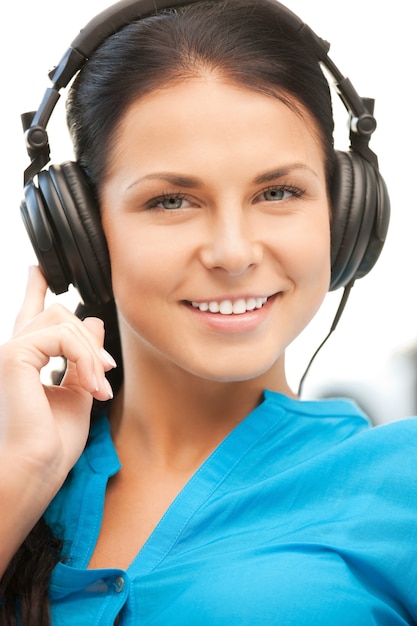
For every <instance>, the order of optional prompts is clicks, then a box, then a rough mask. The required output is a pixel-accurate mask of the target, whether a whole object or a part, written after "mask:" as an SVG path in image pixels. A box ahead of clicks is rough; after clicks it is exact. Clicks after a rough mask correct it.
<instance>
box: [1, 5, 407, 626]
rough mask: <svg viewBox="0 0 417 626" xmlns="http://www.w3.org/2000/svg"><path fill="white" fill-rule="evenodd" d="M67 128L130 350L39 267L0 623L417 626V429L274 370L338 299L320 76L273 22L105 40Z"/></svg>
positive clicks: (83, 78)
mask: <svg viewBox="0 0 417 626" xmlns="http://www.w3.org/2000/svg"><path fill="white" fill-rule="evenodd" d="M68 121H69V127H70V129H71V133H72V138H73V142H74V146H75V152H76V157H77V161H78V163H79V164H80V165H81V167H82V168H83V171H84V172H85V174H86V176H87V178H88V180H89V184H90V185H91V187H92V189H93V190H94V195H95V198H96V200H97V203H98V204H99V206H100V219H101V223H102V227H103V232H104V235H105V238H106V241H107V245H108V251H109V257H110V263H111V269H112V291H113V294H114V303H115V309H114V308H113V303H112V302H110V304H108V305H106V307H104V308H103V311H102V312H101V313H102V314H103V315H106V316H107V317H109V318H110V317H111V316H112V315H113V319H112V320H110V319H106V324H105V325H106V332H107V334H109V335H110V336H112V337H113V338H114V336H115V335H116V336H117V343H118V341H119V335H120V345H118V346H113V347H111V348H110V346H109V343H108V342H107V343H106V349H104V347H103V345H104V337H105V330H104V327H103V323H102V321H101V320H100V319H98V317H95V316H94V317H91V315H88V316H87V317H86V318H85V319H84V321H80V319H78V318H76V317H75V316H73V315H72V314H71V313H70V312H68V311H66V310H64V309H63V308H62V307H61V306H57V305H55V306H52V307H51V308H49V309H48V310H45V311H44V310H43V302H44V296H45V291H46V282H45V280H44V278H43V276H42V274H41V273H40V271H39V270H38V269H37V268H34V269H33V270H32V271H31V275H30V279H29V284H28V288H27V293H26V297H25V301H24V304H23V307H22V310H21V312H20V314H19V316H18V319H17V322H16V333H15V335H14V337H13V339H12V340H11V341H10V342H9V343H8V344H6V345H5V346H2V348H1V353H0V357H1V359H0V366H1V381H2V393H1V418H2V442H3V451H2V464H1V471H2V473H3V477H2V481H1V484H2V497H3V502H7V509H6V510H7V511H8V512H9V513H10V514H9V515H8V516H7V519H5V520H4V519H3V520H2V527H1V533H2V534H1V537H2V543H1V545H2V554H1V565H2V572H3V573H4V576H3V583H2V594H1V595H2V597H3V598H4V600H3V605H2V611H3V614H2V623H5V624H15V623H19V624H29V623H30V624H33V623H36V624H44V623H49V619H50V621H51V623H52V624H87V623H88V624H114V623H116V622H117V623H120V624H138V623H143V624H176V623H178V624H180V623H181V624H217V623H225V624H228V625H229V626H230V625H231V624H274V623H277V624H278V623H279V624H295V623H296V624H312V623H319V624H323V625H326V624H334V623H338V624H351V623H360V624H365V623H366V624H407V623H408V624H412V623H416V621H417V607H416V600H415V592H414V590H415V583H416V582H417V581H416V578H417V568H416V566H415V560H416V559H415V558H414V557H415V555H414V552H415V548H414V549H413V546H414V545H415V540H416V535H417V523H416V515H415V512H416V511H415V495H416V491H417V481H416V472H415V465H416V464H415V460H414V458H415V454H414V450H413V447H412V438H413V436H414V435H415V430H416V423H415V422H414V421H412V420H410V421H409V422H404V423H403V424H400V425H392V426H389V427H385V428H381V429H375V430H369V428H368V425H367V421H366V419H365V418H364V417H363V416H362V415H361V414H360V413H358V411H357V409H356V408H355V407H353V406H352V405H351V404H349V403H347V402H343V401H328V402H301V401H299V400H298V399H297V398H296V395H295V394H294V392H293V391H292V390H291V389H290V387H289V385H288V383H287V379H286V375H285V362H284V359H285V350H286V348H287V346H288V345H289V344H290V343H291V342H292V341H293V340H294V338H295V337H297V335H298V334H299V333H300V332H301V331H302V330H303V328H304V327H305V326H306V325H307V324H308V323H309V321H310V320H311V319H312V317H313V316H314V315H315V313H316V311H317V309H318V308H319V307H320V304H321V302H322V300H323V298H324V296H325V294H326V292H327V290H328V288H329V284H330V281H331V267H330V222H331V219H332V217H331V214H332V198H333V196H332V194H331V189H332V186H333V185H334V162H335V158H336V157H335V153H334V150H333V143H332V128H333V122H332V114H331V104H330V96H329V91H328V86H327V82H326V80H325V78H324V76H323V74H322V73H321V70H320V68H319V66H318V63H317V61H316V60H315V59H314V58H312V55H311V54H309V53H308V51H306V50H305V49H304V48H303V46H301V45H300V41H299V40H298V39H297V37H295V36H294V35H292V34H291V33H289V32H286V29H284V28H283V27H282V25H281V22H280V20H279V17H278V13H277V11H276V10H275V8H274V7H273V6H272V5H271V4H269V3H258V2H256V1H252V0H249V1H248V2H246V1H245V2H237V1H235V0H228V1H226V2H223V1H222V2H219V3H217V2H215V3H213V2H201V3H200V2H197V3H195V4H193V5H190V7H186V8H183V9H178V10H176V11H167V12H161V13H160V14H159V15H157V16H154V17H150V18H145V19H143V20H140V21H135V22H133V23H131V24H129V25H128V26H127V27H125V28H124V29H122V30H121V31H119V32H118V33H116V34H115V35H114V36H112V37H109V38H108V39H106V41H105V42H104V43H103V45H101V46H100V48H99V49H98V50H97V51H96V52H95V53H94V54H93V55H92V57H91V59H89V61H88V63H87V64H86V66H85V67H84V68H83V69H82V71H81V72H80V73H79V75H78V77H77V79H76V81H75V83H74V85H73V86H72V88H71V93H70V96H69V102H68ZM109 311H110V313H109ZM115 311H116V312H117V324H116V321H115V318H114V312H115ZM118 333H119V335H118ZM120 346H121V351H120ZM109 352H110V353H111V354H110V353H109ZM61 354H63V355H64V356H65V357H66V359H67V361H68V367H67V371H66V373H65V376H64V378H63V381H62V384H61V386H59V387H56V386H54V387H43V386H42V385H41V384H40V382H39V371H40V369H41V368H42V367H43V366H44V365H46V364H47V363H48V361H49V359H50V357H52V356H56V355H61ZM121 354H123V357H122V356H121ZM112 355H113V356H112ZM114 356H115V357H116V360H117V367H115V366H116V363H115V361H114V358H113V357H114ZM122 363H123V369H122V367H121V366H122ZM107 372H109V373H110V374H112V373H113V372H118V376H116V378H114V379H112V380H113V385H112V386H111V385H110V384H109V382H108V380H107V378H106V373H107ZM121 372H123V377H122V376H121ZM92 399H94V404H95V407H94V411H93V419H92V420H91V423H90V411H91V403H92ZM400 467H401V472H400V473H399V474H398V476H396V472H397V471H398V469H399V468H400ZM39 518H41V521H40V522H38V520H39ZM32 529H33V530H32ZM25 538H26V539H25ZM19 546H21V547H20V548H19ZM49 613H50V618H49ZM16 615H17V617H16ZM16 620H17V622H16Z"/></svg>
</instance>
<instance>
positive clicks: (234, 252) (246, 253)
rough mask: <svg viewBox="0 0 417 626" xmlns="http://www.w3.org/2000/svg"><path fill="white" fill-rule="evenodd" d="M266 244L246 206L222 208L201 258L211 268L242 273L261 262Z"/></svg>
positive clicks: (213, 218)
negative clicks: (262, 241) (241, 207)
mask: <svg viewBox="0 0 417 626" xmlns="http://www.w3.org/2000/svg"><path fill="white" fill-rule="evenodd" d="M262 256H263V248H262V244H261V242H260V241H259V239H258V238H257V236H256V233H255V229H254V225H253V224H251V223H250V220H249V218H248V216H245V214H244V211H243V210H242V209H237V210H236V209H234V210H233V209H229V210H224V211H219V212H218V213H217V214H216V215H213V216H212V217H211V221H210V227H209V235H208V237H207V240H206V242H205V244H204V245H203V246H202V248H201V253H200V257H201V261H202V263H203V264H204V265H205V266H206V267H207V268H209V269H223V270H224V271H225V272H227V273H228V274H229V275H230V276H240V275H241V274H244V273H245V272H246V271H248V270H249V269H251V268H253V267H255V266H256V265H258V264H259V263H260V262H261V260H262Z"/></svg>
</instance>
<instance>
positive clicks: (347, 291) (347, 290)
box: [298, 280, 355, 396]
mask: <svg viewBox="0 0 417 626" xmlns="http://www.w3.org/2000/svg"><path fill="white" fill-rule="evenodd" d="M354 283H355V281H354V280H352V281H351V282H350V283H349V284H348V285H346V287H345V288H344V290H343V294H342V298H341V300H340V303H339V306H338V308H337V311H336V315H335V316H334V320H333V323H332V325H331V327H330V330H329V332H328V333H327V335H326V337H325V338H324V339H323V341H322V342H321V344H320V345H319V347H318V348H317V350H316V351H315V353H314V354H313V356H312V357H311V359H310V361H309V363H308V365H307V367H306V369H305V370H304V374H303V375H302V376H301V379H300V382H299V385H298V396H301V394H302V391H303V385H304V382H305V379H306V378H307V374H308V372H309V371H310V368H311V366H312V364H313V361H314V359H315V358H316V356H317V355H318V353H319V352H320V350H321V349H322V347H323V346H324V344H325V343H326V342H327V340H328V339H329V337H330V335H331V334H332V333H333V331H334V330H336V326H337V325H338V323H339V320H340V318H341V317H342V313H343V311H344V308H345V306H346V302H347V300H348V298H349V294H350V292H351V289H352V287H353V285H354Z"/></svg>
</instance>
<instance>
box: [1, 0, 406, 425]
mask: <svg viewBox="0 0 417 626" xmlns="http://www.w3.org/2000/svg"><path fill="white" fill-rule="evenodd" d="M110 4H111V2H109V1H108V0H88V2H86V1H85V0H72V2H60V1H57V0H37V2H32V0H22V1H21V2H19V3H9V2H7V0H6V3H5V4H4V6H3V9H2V13H3V22H2V23H3V31H4V34H6V32H7V34H8V37H5V36H3V37H2V38H1V40H0V47H1V49H0V52H1V55H0V58H1V64H2V67H1V70H2V76H3V82H2V98H1V105H0V106H1V114H2V119H3V131H2V136H3V150H2V152H1V172H2V175H1V176H2V188H3V190H2V199H1V207H0V289H1V296H0V297H1V308H0V343H2V342H4V341H6V340H7V338H8V337H9V336H10V334H11V332H12V328H13V321H14V317H15V315H16V312H17V311H18V309H19V306H20V302H21V299H22V295H23V291H24V287H25V282H26V276H27V268H28V266H29V265H30V264H32V263H35V262H36V259H35V258H34V254H33V253H32V250H31V247H30V244H29V240H28V238H27V235H26V232H25V230H24V227H23V224H22V222H21V218H20V212H19V204H20V200H21V196H22V180H23V170H24V169H25V167H26V166H27V165H28V157H27V155H26V151H25V147H24V141H23V133H22V130H21V124H20V114H21V113H22V112H25V111H31V110H35V109H36V108H37V107H38V106H39V103H40V101H41V99H42V96H43V93H44V91H45V89H46V87H48V86H49V80H48V77H47V73H48V71H49V70H50V69H51V68H52V67H53V66H54V65H56V64H57V63H58V62H59V60H60V58H61V57H62V55H63V54H64V52H65V51H66V49H67V48H68V46H69V44H70V42H71V41H72V40H73V39H74V37H75V36H76V35H77V34H78V32H79V30H80V28H81V27H82V26H84V25H85V24H86V23H87V22H88V21H89V20H90V19H91V18H92V17H93V16H94V15H95V14H96V13H98V12H99V11H101V10H103V9H105V8H106V7H107V6H109V5H110ZM286 4H287V6H288V7H289V8H290V9H291V10H293V11H294V12H295V13H296V14H298V15H299V16H300V17H301V18H302V19H303V20H304V21H305V22H307V23H308V24H309V25H310V26H311V27H312V28H313V30H315V32H316V33H317V34H318V35H320V36H321V37H323V38H324V39H326V40H328V41H330V43H331V49H330V57H331V58H332V60H333V61H334V62H335V63H336V65H337V66H338V68H339V69H340V70H341V71H342V73H343V74H345V75H346V76H348V77H349V78H350V80H351V81H352V83H353V85H354V86H355V88H356V89H357V91H358V92H359V94H360V95H361V96H366V97H373V98H375V100H376V107H375V116H376V118H377V121H378V129H377V131H376V133H375V134H374V137H373V139H372V143H371V147H372V148H373V150H374V151H375V152H376V153H377V155H378V157H379V164H380V169H381V172H382V174H383V176H384V178H385V180H386V183H387V185H388V189H389V191H390V196H391V210H392V217H391V224H390V230H389V234H388V239H387V243H386V245H385V247H384V250H383V252H382V255H381V257H380V259H379V261H378V263H377V265H376V266H375V268H374V269H373V271H372V272H371V273H370V274H369V275H368V276H367V277H365V278H363V279H362V280H360V281H358V282H357V283H356V284H355V286H354V288H353V290H352V293H351V295H350V299H349V301H348V304H347V306H346V309H345V312H344V314H343V316H342V318H341V321H340V322H339V326H338V328H337V329H336V331H335V332H334V333H333V335H332V337H331V338H330V339H329V341H328V343H327V344H326V346H325V347H324V348H323V350H322V351H321V352H320V354H319V355H318V356H317V359H316V361H315V363H314V365H313V367H312V369H311V371H310V373H309V376H308V378H307V380H306V382H305V385H304V396H305V397H306V398H309V397H317V396H320V397H321V396H328V395H349V396H351V397H353V398H354V399H356V401H357V402H358V403H359V404H360V405H361V406H362V407H363V408H364V409H365V410H366V411H367V412H368V414H369V415H370V417H371V419H372V421H374V422H375V423H381V422H386V421H391V420H395V419H399V418H402V417H406V416H408V415H411V414H417V400H416V396H417V325H416V318H417V315H416V313H417V297H416V293H415V267H416V261H417V246H416V245H415V238H416V226H417V216H416V204H417V198H416V195H417V194H416V190H415V189H414V181H415V180H416V174H415V169H414V168H415V166H416V157H415V148H416V139H417V131H416V126H415V122H414V119H415V113H414V106H415V103H414V99H413V93H414V88H413V83H414V76H415V67H414V64H415V61H416V56H417V55H416V44H415V36H414V26H413V23H414V20H413V17H412V15H411V5H410V3H409V2H408V0H397V2H396V4H395V7H393V6H392V5H389V4H386V3H381V2H379V1H378V0H350V2H349V3H346V2H343V3H342V2H337V1H335V0H314V2H311V0H288V1H287V2H286ZM412 29H413V32H412ZM64 100H65V97H64V96H63V97H62V98H61V101H60V102H59V104H58V105H57V107H56V109H55V111H54V113H53V115H52V118H51V122H50V124H49V125H48V133H49V137H50V143H51V148H52V161H53V162H61V161H63V160H65V159H68V158H72V150H71V145H70V142H69V139H68V136H67V133H66V127H65V119H64V108H63V104H64ZM335 117H336V134H335V138H336V147H337V148H339V149H346V148H347V143H348V131H347V115H346V112H345V110H344V108H343V106H342V105H341V103H340V101H339V99H338V98H337V97H336V99H335ZM341 295H342V293H341V291H338V292H336V293H331V294H329V295H328V297H327V299H326V301H325V303H324V305H323V307H322V310H321V311H320V312H319V314H318V315H317V317H316V319H315V320H314V321H313V322H312V324H311V325H310V326H309V328H308V329H307V330H306V331H305V332H304V333H303V335H302V336H301V337H300V338H299V339H298V340H297V342H296V343H295V344H294V346H293V347H292V348H291V349H290V350H289V352H288V361H287V363H288V372H289V377H290V381H291V383H292V385H293V387H294V388H295V389H296V388H297V386H298V381H299V379H300V377H301V375H302V373H303V371H304V369H305V367H306V366H307V363H308V361H309V359H310V357H311V355H312V354H313V352H314V351H315V349H316V348H317V346H318V345H319V344H320V343H321V341H322V339H323V338H324V336H325V335H326V334H327V332H328V329H329V328H330V325H331V323H332V320H333V316H334V314H335V312H336V309H337V306H338V302H339V299H340V297H341ZM55 299H56V296H52V294H49V296H48V303H49V302H52V301H54V300H55ZM59 300H60V301H61V302H62V303H63V304H65V305H66V306H68V307H69V308H71V309H74V308H75V306H76V303H77V295H76V293H75V292H74V291H70V292H69V293H68V294H64V295H62V296H60V297H59Z"/></svg>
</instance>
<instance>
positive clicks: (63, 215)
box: [20, 0, 390, 306]
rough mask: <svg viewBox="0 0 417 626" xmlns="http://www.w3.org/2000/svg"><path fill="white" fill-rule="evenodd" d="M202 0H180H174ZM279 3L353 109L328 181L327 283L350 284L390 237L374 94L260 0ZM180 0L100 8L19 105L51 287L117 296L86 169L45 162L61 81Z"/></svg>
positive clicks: (31, 198)
mask: <svg viewBox="0 0 417 626" xmlns="http://www.w3.org/2000/svg"><path fill="white" fill-rule="evenodd" d="M198 1H199V0H174V5H175V6H178V7H179V6H182V5H185V4H191V3H192V2H198ZM263 2H266V3H269V4H271V5H273V7H274V9H275V10H276V11H278V13H279V16H280V19H281V20H282V22H283V24H284V25H285V26H286V27H288V28H289V29H290V30H292V31H293V32H294V33H295V34H296V35H297V36H298V37H299V39H300V41H301V42H302V43H303V44H304V45H305V46H306V47H307V48H308V49H309V50H310V51H311V53H312V54H313V55H314V56H315V57H316V58H317V62H318V63H321V64H323V66H324V67H325V68H326V69H327V71H328V72H329V74H330V76H331V78H332V79H333V80H334V82H335V84H336V88H337V92H338V94H339V96H340V98H341V100H342V102H343V104H344V105H345V108H346V109H347V111H348V113H349V118H350V149H349V150H348V151H346V152H341V151H336V167H335V172H334V176H333V179H332V185H331V204H332V215H333V217H332V224H331V282H330V287H329V289H330V290H335V289H338V288H340V287H350V286H352V285H353V283H354V281H355V280H356V279H357V278H362V277H363V276H365V275H366V274H367V273H368V272H369V271H370V270H371V269H372V267H373V266H374V265H375V263H376V261H377V259H378V257H379V255H380V253H381V250H382V247H383V245H384V241H385V238H386V234H387V230H388V224H389V217H390V201H389V196H388V191H387V188H386V185H385V182H384V180H383V178H382V176H381V175H380V173H379V169H378V160H377V157H376V155H375V154H374V153H373V152H372V150H371V149H370V148H369V141H370V139H371V136H372V134H373V132H374V130H375V128H376V120H375V118H374V117H373V108H374V102H373V101H372V100H369V99H365V98H361V97H360V96H359V95H358V94H357V92H356V91H355V89H354V88H353V86H352V84H351V82H350V81H349V79H348V78H345V77H344V76H343V75H342V74H341V72H340V71H339V70H338V69H337V67H336V66H335V65H334V63H333V62H332V61H331V59H330V58H329V57H328V51H329V48H330V45H329V44H328V43H327V42H326V41H324V40H323V39H321V38H319V37H318V36H317V35H316V34H315V33H314V32H313V31H312V30H311V29H310V28H309V27H308V26H307V25H306V24H304V23H303V22H302V21H301V20H300V19H299V18H298V17H297V16H296V15H295V14H294V13H292V12H291V11H290V10H289V9H287V8H286V7H285V6H283V5H282V4H280V3H279V2H277V1H276V0H263ZM172 7H173V0H121V1H119V2H116V4H114V5H112V6H110V7H109V8H108V9H106V10H104V11H103V12H101V13H99V14H98V15H97V16H96V17H95V18H93V19H92V20H91V21H90V22H89V23H88V24H87V25H86V26H85V28H84V29H82V30H81V32H80V33H79V35H78V36H77V37H76V38H75V39H74V41H73V42H72V44H71V46H70V48H69V49H68V51H67V52H66V53H65V55H64V57H63V58H62V60H61V61H60V63H59V64H58V65H57V66H56V67H55V68H54V69H53V70H52V71H51V72H50V74H49V78H50V79H51V81H52V87H50V88H48V89H47V90H46V93H45V95H44V98H43V100H42V102H41V105H40V107H39V109H38V110H37V111H36V112H30V113H25V114H23V115H22V122H23V127H24V131H25V139H26V147H27V151H28V154H29V157H30V159H31V163H30V165H29V167H28V168H27V169H26V170H25V173H24V199H23V201H22V203H21V207H20V208H21V214H22V218H23V221H24V224H25V227H26V230H27V232H28V235H29V238H30V240H31V243H32V246H33V248H34V250H35V253H36V256H37V258H38V261H39V265H40V268H41V270H42V272H43V274H44V276H45V278H46V280H47V282H48V285H49V287H50V289H51V290H52V291H53V292H54V293H56V294H59V293H63V292H64V291H67V289H68V287H69V285H70V284H73V285H74V286H75V287H76V288H77V289H78V291H79V293H80V296H81V298H82V300H83V302H84V303H85V304H87V305H95V306H96V305H98V306H100V305H104V304H106V303H107V302H110V301H111V300H112V298H113V295H112V286H111V271H110V261H109V255H108V250H107V244H106V240H105V237H104V233H103V231H102V228H101V222H100V215H99V210H98V207H97V206H96V202H95V199H94V198H93V193H92V191H91V190H90V188H89V184H88V182H87V179H86V176H85V174H84V173H83V171H82V169H81V167H80V166H79V165H78V163H76V162H71V161H67V162H65V163H62V164H61V165H49V167H48V168H47V169H44V168H45V166H47V165H48V163H49V160H50V150H49V140H48V134H47V131H46V126H47V123H48V121H49V118H50V116H51V114H52V112H53V110H54V107H55V105H56V103H57V101H58V99H59V97H60V94H59V92H60V90H61V89H63V88H64V87H66V86H67V85H68V83H69V81H70V80H71V79H72V78H73V77H74V76H75V75H76V74H77V72H78V71H79V70H80V69H81V68H82V66H83V65H84V63H86V62H87V61H88V58H89V57H90V55H91V54H92V53H93V52H94V50H95V49H96V48H97V47H98V46H99V45H100V44H101V43H102V42H103V41H104V40H105V39H106V38H107V37H109V36H110V35H111V34H113V33H115V32H116V31H118V30H120V29H121V28H123V26H125V25H127V24H129V23H130V22H132V21H134V20H136V19H138V18H143V17H146V16H148V15H152V14H154V13H156V12H157V11H159V10H161V9H165V8H172Z"/></svg>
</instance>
